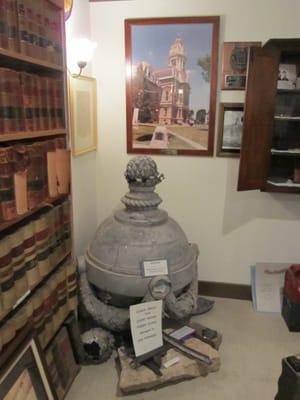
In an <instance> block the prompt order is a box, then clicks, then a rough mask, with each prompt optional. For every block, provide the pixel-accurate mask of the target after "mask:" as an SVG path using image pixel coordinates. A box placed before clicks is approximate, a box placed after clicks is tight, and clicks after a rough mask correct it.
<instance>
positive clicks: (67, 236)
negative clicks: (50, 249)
mask: <svg viewBox="0 0 300 400" xmlns="http://www.w3.org/2000/svg"><path fill="white" fill-rule="evenodd" d="M62 207H63V221H64V222H63V225H64V228H63V229H64V242H65V248H66V253H68V252H70V251H71V248H72V243H71V205H70V201H69V200H66V201H65V202H64V203H63V204H62Z"/></svg>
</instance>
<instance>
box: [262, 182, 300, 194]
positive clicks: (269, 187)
mask: <svg viewBox="0 0 300 400" xmlns="http://www.w3.org/2000/svg"><path fill="white" fill-rule="evenodd" d="M264 191H265V192H277V193H300V187H298V186H296V187H293V186H279V185H274V184H272V183H271V182H267V183H266V186H265V189H264Z"/></svg>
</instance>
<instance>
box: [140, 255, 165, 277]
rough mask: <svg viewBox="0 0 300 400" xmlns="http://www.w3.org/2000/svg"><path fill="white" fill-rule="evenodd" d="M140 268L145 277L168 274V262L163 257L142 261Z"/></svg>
mask: <svg viewBox="0 0 300 400" xmlns="http://www.w3.org/2000/svg"><path fill="white" fill-rule="evenodd" d="M142 268H143V271H142V272H143V275H144V276H145V277H150V276H159V275H168V273H169V271H168V262H167V260H165V259H162V260H148V261H143V263H142Z"/></svg>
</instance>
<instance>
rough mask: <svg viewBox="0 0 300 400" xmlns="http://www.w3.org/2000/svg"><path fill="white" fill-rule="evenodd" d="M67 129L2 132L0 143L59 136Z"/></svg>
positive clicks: (65, 132) (64, 133)
mask: <svg viewBox="0 0 300 400" xmlns="http://www.w3.org/2000/svg"><path fill="white" fill-rule="evenodd" d="M66 134H67V130H66V129H51V130H49V131H48V130H47V131H30V132H28V131H27V132H26V131H21V132H15V133H5V134H2V135H1V134H0V143H1V142H9V141H11V140H12V141H15V140H24V139H36V138H41V137H50V136H57V135H66Z"/></svg>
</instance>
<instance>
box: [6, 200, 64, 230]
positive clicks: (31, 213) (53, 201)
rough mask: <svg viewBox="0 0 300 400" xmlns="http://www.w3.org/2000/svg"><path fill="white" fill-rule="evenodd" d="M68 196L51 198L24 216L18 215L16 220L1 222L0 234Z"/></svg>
mask: <svg viewBox="0 0 300 400" xmlns="http://www.w3.org/2000/svg"><path fill="white" fill-rule="evenodd" d="M67 196H69V194H61V195H60V196H57V197H51V198H48V199H46V200H45V201H43V202H42V203H41V204H40V205H39V206H38V207H36V208H34V209H33V210H30V211H28V212H27V213H25V214H22V215H18V216H17V218H14V219H11V220H9V221H3V222H1V223H0V232H2V231H4V230H5V229H7V228H9V227H11V226H13V225H15V224H17V223H18V222H21V221H22V220H23V219H25V218H27V217H30V216H31V215H33V214H35V213H36V212H37V211H39V210H42V209H43V208H47V207H52V205H53V203H55V202H56V201H58V200H62V199H64V198H66V197H67Z"/></svg>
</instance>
